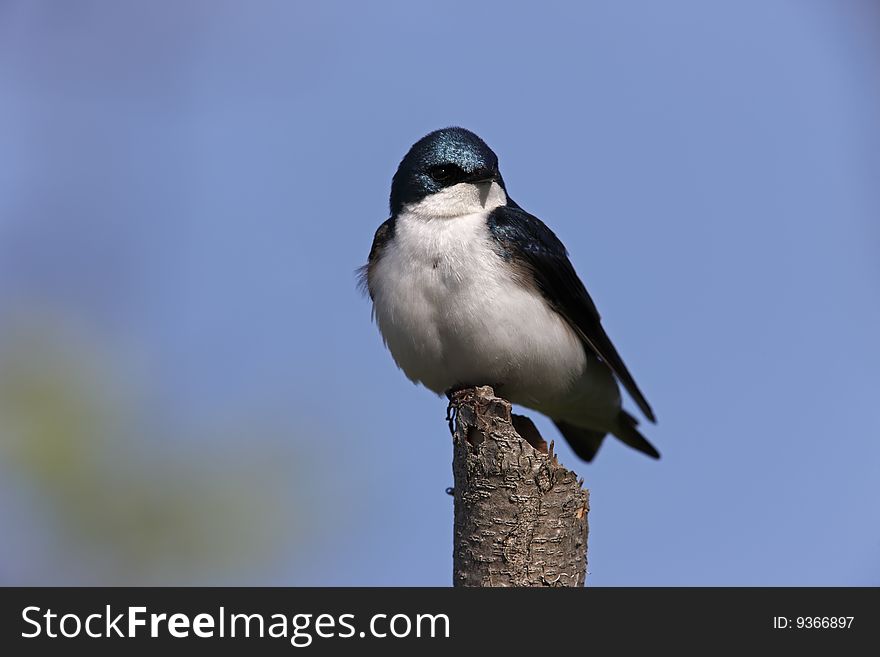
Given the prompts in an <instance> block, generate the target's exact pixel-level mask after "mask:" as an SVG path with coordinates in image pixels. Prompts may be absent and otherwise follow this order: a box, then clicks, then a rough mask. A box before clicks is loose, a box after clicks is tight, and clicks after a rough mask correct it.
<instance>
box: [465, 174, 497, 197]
mask: <svg viewBox="0 0 880 657" xmlns="http://www.w3.org/2000/svg"><path fill="white" fill-rule="evenodd" d="M497 180H498V172H497V171H493V170H492V169H487V168H485V167H480V168H478V169H474V171H472V172H471V173H470V175H468V177H467V178H465V182H469V183H471V184H473V185H476V186H477V189H478V190H479V192H480V205H482V206H483V207H486V201H488V200H489V192H491V191H492V183H493V182H496V181H497Z"/></svg>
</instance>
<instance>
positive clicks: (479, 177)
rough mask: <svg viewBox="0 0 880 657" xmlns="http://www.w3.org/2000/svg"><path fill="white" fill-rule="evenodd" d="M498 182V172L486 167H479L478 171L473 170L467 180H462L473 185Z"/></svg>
mask: <svg viewBox="0 0 880 657" xmlns="http://www.w3.org/2000/svg"><path fill="white" fill-rule="evenodd" d="M497 180H498V172H497V171H493V170H492V169H488V168H486V167H480V168H478V169H474V170H473V171H472V172H471V173H470V174H469V175H468V177H467V178H465V179H464V181H465V182H469V183H473V184H475V185H478V184H480V183H491V182H496V181H497Z"/></svg>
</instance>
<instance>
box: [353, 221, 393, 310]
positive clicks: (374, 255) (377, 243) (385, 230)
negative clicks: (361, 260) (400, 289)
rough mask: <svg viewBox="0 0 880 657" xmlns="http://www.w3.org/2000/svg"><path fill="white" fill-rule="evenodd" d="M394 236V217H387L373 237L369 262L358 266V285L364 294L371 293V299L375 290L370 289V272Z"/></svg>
mask: <svg viewBox="0 0 880 657" xmlns="http://www.w3.org/2000/svg"><path fill="white" fill-rule="evenodd" d="M392 237H394V217H391V218H390V219H387V220H386V221H384V222H383V223H382V225H381V226H379V228H377V229H376V235H375V236H374V237H373V245H372V246H371V247H370V255H369V257H368V258H367V264H365V265H364V266H363V267H359V268H358V271H357V276H358V287H359V288H360V289H361V291H362V292H363V293H364V294H368V295H370V299H372V298H373V291H372V289H370V272H371V271H372V269H373V266H374V265H375V264H376V261H377V260H378V259H379V256H380V254H381V252H382V249H383V248H384V247H385V245H386V244H387V243H388V241H389V240H390V239H391V238H392Z"/></svg>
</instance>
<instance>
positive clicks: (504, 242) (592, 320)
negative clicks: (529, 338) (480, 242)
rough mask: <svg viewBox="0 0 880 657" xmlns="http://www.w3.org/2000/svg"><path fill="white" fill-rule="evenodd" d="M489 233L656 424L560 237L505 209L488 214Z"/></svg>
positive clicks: (517, 211)
mask: <svg viewBox="0 0 880 657" xmlns="http://www.w3.org/2000/svg"><path fill="white" fill-rule="evenodd" d="M489 230H490V231H491V233H492V235H493V237H494V238H495V240H496V241H497V243H498V246H499V253H500V255H501V256H502V257H504V258H506V259H509V260H512V261H516V262H517V263H518V264H520V265H522V266H525V267H526V269H527V270H528V271H529V272H530V273H531V275H532V276H533V277H534V280H535V283H536V284H537V286H538V288H539V289H540V291H541V293H542V294H543V295H544V297H545V298H546V299H547V301H548V302H550V304H551V305H552V306H553V308H554V309H555V310H556V312H558V313H559V314H560V315H562V316H563V317H564V318H565V319H566V320H567V321H568V323H569V324H570V325H571V326H572V328H574V329H575V331H577V333H578V335H579V336H580V338H581V340H582V341H583V342H584V344H585V345H587V346H588V347H589V348H590V349H591V350H592V351H593V353H595V354H596V355H597V356H598V357H599V358H601V359H602V361H604V362H605V363H606V364H607V365H608V367H610V368H611V371H613V372H614V374H615V375H616V376H617V378H618V379H619V380H620V382H621V383H622V384H623V386H624V387H625V388H626V390H627V392H629V394H630V396H632V398H633V399H634V400H635V402H636V403H637V404H638V406H639V408H640V409H641V410H642V413H644V414H645V417H647V418H648V419H649V420H651V421H652V422H655V421H656V420H655V418H654V412H653V411H652V410H651V407H650V405H649V404H648V400H647V399H645V396H644V395H643V394H642V391H641V390H639V387H638V385H636V382H635V380H634V379H633V377H632V375H631V374H630V373H629V370H628V369H627V368H626V365H625V364H624V363H623V359H622V358H621V357H620V354H618V353H617V349H615V348H614V344H613V343H612V342H611V339H610V338H609V337H608V334H607V333H605V329H603V328H602V323H601V321H600V317H599V311H598V310H596V304H594V303H593V300H592V299H591V298H590V295H589V293H588V292H587V290H586V288H585V287H584V284H583V283H582V282H581V279H580V278H578V275H577V273H576V272H575V270H574V267H572V265H571V262H570V261H569V259H568V253H567V252H566V250H565V246H563V244H562V242H560V241H559V238H558V237H556V235H554V234H553V231H552V230H550V229H549V228H548V227H547V226H546V225H545V224H544V223H543V222H542V221H541V220H540V219H538V218H537V217H534V216H532V215H530V214H529V213H528V212H526V211H524V210H522V209H521V208H519V207H518V206H502V207H499V208H496V209H495V210H494V211H493V212H492V213H491V214H490V215H489Z"/></svg>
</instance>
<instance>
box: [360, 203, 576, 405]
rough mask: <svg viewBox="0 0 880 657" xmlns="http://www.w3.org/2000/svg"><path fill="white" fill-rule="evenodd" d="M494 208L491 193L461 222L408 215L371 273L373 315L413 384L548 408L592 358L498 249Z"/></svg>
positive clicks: (415, 213) (400, 221) (402, 216)
mask: <svg viewBox="0 0 880 657" xmlns="http://www.w3.org/2000/svg"><path fill="white" fill-rule="evenodd" d="M499 189H500V188H499ZM501 194H502V195H503V190H502V191H501ZM495 203H496V205H500V204H501V203H503V200H501V202H498V201H497V200H496V201H495ZM492 207H493V206H492V205H491V196H490V203H489V207H485V206H484V207H480V209H479V211H476V212H471V213H469V214H463V215H459V216H453V217H449V216H444V217H438V216H432V215H430V214H425V213H420V212H418V208H416V209H415V210H416V211H408V212H404V213H401V214H400V215H399V216H398V217H397V220H396V224H395V234H394V238H393V239H392V240H391V241H390V242H389V243H388V244H387V245H386V246H385V249H384V251H383V253H382V257H381V258H380V259H379V260H378V262H377V263H376V264H375V267H374V270H373V272H372V274H371V282H370V285H371V289H372V292H373V300H374V312H375V317H376V321H377V323H378V325H379V329H380V330H381V332H382V336H383V338H384V340H385V343H386V344H387V345H388V348H389V349H390V351H391V353H392V355H393V356H394V359H395V361H396V362H397V364H398V365H399V366H400V368H401V369H402V370H403V371H404V372H405V373H406V375H407V376H408V377H409V378H410V379H412V380H413V381H416V382H421V383H423V384H424V385H425V386H426V387H428V388H430V389H431V390H433V391H435V392H437V393H443V392H444V391H446V390H447V389H449V388H451V387H453V386H456V385H476V384H490V385H494V386H496V387H499V389H500V394H503V395H504V396H505V397H507V398H508V399H510V400H511V401H513V402H516V403H520V404H523V405H526V406H531V407H533V408H538V409H539V410H540V408H541V407H542V406H544V405H545V404H544V403H542V400H544V399H547V400H550V399H553V398H558V397H559V396H560V395H563V394H565V393H566V391H568V390H569V389H570V388H571V386H572V385H573V383H574V382H575V381H577V380H578V378H579V377H580V376H581V374H582V373H583V371H584V368H585V366H586V355H585V353H584V349H583V347H582V345H581V343H580V341H579V340H578V338H577V336H576V335H575V334H574V332H573V331H572V329H571V328H570V327H569V326H568V324H567V323H566V322H565V320H563V319H562V318H561V317H560V316H559V315H558V314H557V313H556V312H554V311H553V310H552V309H550V307H549V306H548V305H547V304H546V303H545V302H544V300H543V298H542V297H541V295H540V293H539V292H537V291H536V290H535V289H533V288H531V287H529V286H527V285H523V284H522V283H521V282H519V281H518V280H516V277H515V276H514V271H513V269H512V267H511V264H510V263H509V262H507V261H505V260H504V259H503V258H501V257H500V256H499V255H498V254H497V253H496V251H495V250H494V249H493V246H494V244H493V240H492V237H491V235H490V234H489V230H488V226H487V224H486V218H487V214H488V211H489V210H491V209H492Z"/></svg>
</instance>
